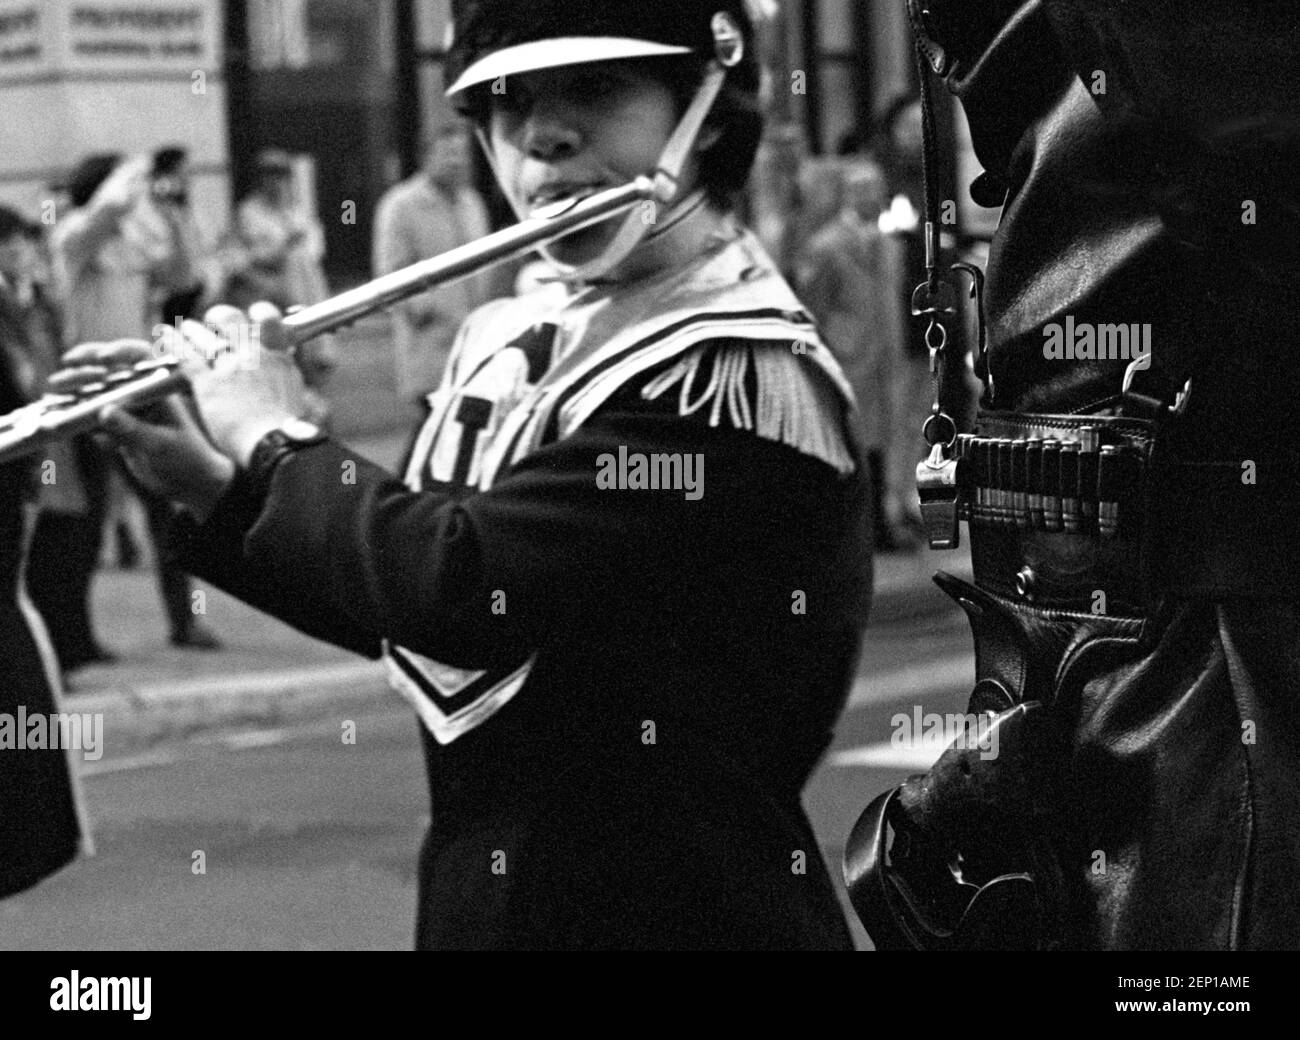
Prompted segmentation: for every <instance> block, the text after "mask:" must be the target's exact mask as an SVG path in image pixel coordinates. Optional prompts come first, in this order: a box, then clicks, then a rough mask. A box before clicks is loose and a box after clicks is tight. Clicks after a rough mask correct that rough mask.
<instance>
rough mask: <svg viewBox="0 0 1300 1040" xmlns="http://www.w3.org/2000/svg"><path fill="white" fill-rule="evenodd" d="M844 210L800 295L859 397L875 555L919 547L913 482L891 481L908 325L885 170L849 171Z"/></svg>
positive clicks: (815, 248) (815, 244) (808, 267)
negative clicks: (909, 513)
mask: <svg viewBox="0 0 1300 1040" xmlns="http://www.w3.org/2000/svg"><path fill="white" fill-rule="evenodd" d="M842 183H843V190H842V205H841V207H840V211H839V213H838V215H837V216H836V218H835V219H834V220H833V221H831V222H830V223H829V224H827V225H826V226H825V227H824V228H822V230H821V231H819V232H817V233H816V234H815V235H814V236H813V237H812V239H811V240H810V241H809V243H808V244H807V246H806V247H805V248H804V250H803V251H802V253H801V256H800V261H799V265H798V290H799V293H800V295H801V296H802V298H803V300H804V302H805V303H807V304H808V307H809V309H810V310H811V311H812V314H813V317H814V318H816V319H817V321H818V323H819V324H820V326H821V328H822V330H823V332H824V334H825V338H826V344H827V346H828V347H830V349H831V352H832V353H833V354H834V355H835V359H836V360H837V361H838V362H839V363H840V367H841V368H843V370H844V374H845V376H846V377H847V378H848V380H849V384H850V385H851V386H852V387H853V393H854V396H855V397H856V398H857V404H858V407H857V421H858V433H859V436H860V438H861V441H862V445H863V448H864V449H865V452H866V458H867V462H868V465H869V467H870V472H871V486H872V496H873V497H872V506H873V510H872V516H873V522H874V526H875V546H876V549H877V550H885V551H888V550H892V549H897V548H907V547H911V546H913V545H914V541H913V540H912V539H911V538H910V537H909V536H908V533H907V532H906V531H905V530H903V529H902V527H901V524H900V520H901V519H902V517H903V516H904V515H905V511H906V507H905V505H904V503H903V499H905V498H906V497H907V496H911V495H914V494H915V490H914V485H913V484H912V482H910V481H909V482H908V483H906V484H899V483H898V482H896V481H892V480H891V479H890V477H891V474H890V473H889V472H888V469H887V466H886V460H887V458H888V453H889V450H890V445H891V443H892V442H893V440H895V439H896V438H895V437H894V429H895V427H896V426H897V424H898V422H899V421H900V420H901V418H904V417H902V416H900V414H899V410H898V407H897V403H896V402H895V400H894V397H895V394H894V388H895V376H896V372H897V369H898V368H899V364H898V359H899V354H900V351H901V339H902V326H901V321H900V317H901V315H900V314H899V312H898V308H897V306H896V297H897V289H898V285H897V283H898V274H897V270H896V268H895V267H894V265H892V264H891V263H890V253H889V251H888V249H887V242H886V239H885V236H884V235H883V234H882V232H881V230H880V214H881V213H882V212H883V210H884V208H885V206H886V204H887V201H888V193H887V190H886V184H885V176H884V171H883V170H882V169H881V168H880V166H879V165H878V164H877V163H875V162H872V161H871V160H867V159H860V160H855V161H853V162H852V163H849V164H846V165H845V166H844V175H843V182H842Z"/></svg>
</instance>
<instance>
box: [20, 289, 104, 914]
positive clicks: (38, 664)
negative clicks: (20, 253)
mask: <svg viewBox="0 0 1300 1040" xmlns="http://www.w3.org/2000/svg"><path fill="white" fill-rule="evenodd" d="M10 290H11V287H10V286H8V285H6V284H5V282H4V279H3V277H0V414H7V413H8V412H10V411H12V410H13V409H15V408H18V407H19V406H21V405H24V404H27V403H29V400H30V396H31V390H32V388H31V387H30V386H25V385H23V382H24V381H23V380H22V379H21V378H20V376H19V374H18V364H17V363H16V362H19V361H20V360H21V361H26V360H27V359H26V358H23V357H22V355H23V352H24V350H25V348H26V346H27V343H26V339H27V336H26V333H25V331H24V326H25V324H26V316H25V315H24V313H23V310H24V309H23V307H22V305H21V304H19V303H18V302H17V300H16V298H15V296H14V295H13V294H12V293H11V291H10ZM31 470H32V467H31V466H30V465H29V464H28V463H26V462H10V463H6V464H4V465H2V466H0V647H3V653H0V719H2V721H0V896H7V895H11V894H13V893H15V892H20V891H22V890H23V889H25V888H29V887H30V886H32V885H34V884H36V883H37V882H38V881H40V880H41V879H42V878H44V877H46V876H48V875H49V874H52V873H53V872H54V871H56V870H58V869H59V868H60V867H62V866H64V865H65V864H67V863H69V862H70V861H71V860H72V859H73V858H74V857H75V856H76V854H77V850H78V847H79V845H80V842H81V841H82V840H83V834H84V835H85V838H84V840H85V841H86V849H87V851H89V848H90V844H89V831H88V830H86V831H83V828H82V824H81V821H80V819H79V806H78V803H77V792H76V789H75V786H74V783H75V781H74V776H73V772H72V765H71V762H70V759H69V752H68V750H67V749H66V748H64V749H61V750H60V749H49V748H46V749H44V750H42V749H39V748H27V746H26V739H27V736H28V734H27V733H25V732H20V727H23V726H24V724H25V722H24V720H25V719H32V718H35V717H36V716H38V715H39V716H46V717H48V716H49V715H50V714H51V713H56V712H58V711H59V710H60V709H59V705H58V700H57V690H58V688H59V671H58V664H57V662H56V661H55V658H54V650H53V648H52V647H51V646H50V642H49V638H48V636H47V635H46V632H45V625H44V624H43V622H42V621H41V617H40V615H39V614H38V613H37V612H36V608H35V607H34V606H33V605H32V603H31V600H30V599H29V598H28V595H27V590H26V586H25V583H24V579H23V566H24V562H25V558H26V553H27V545H28V541H29V535H30V526H31V525H30V524H29V523H28V522H27V520H28V517H27V516H26V515H25V512H26V500H27V499H28V498H29V497H31V496H30V495H29V492H30V491H31V488H32V484H33V481H32V472H31Z"/></svg>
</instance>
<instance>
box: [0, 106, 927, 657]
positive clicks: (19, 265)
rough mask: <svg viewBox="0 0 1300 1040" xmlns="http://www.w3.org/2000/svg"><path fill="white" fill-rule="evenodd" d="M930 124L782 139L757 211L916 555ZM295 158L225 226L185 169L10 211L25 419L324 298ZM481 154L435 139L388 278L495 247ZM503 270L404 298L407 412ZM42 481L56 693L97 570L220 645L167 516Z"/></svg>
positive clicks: (381, 261) (911, 118) (12, 304)
mask: <svg viewBox="0 0 1300 1040" xmlns="http://www.w3.org/2000/svg"><path fill="white" fill-rule="evenodd" d="M920 150H921V149H920V117H919V111H918V110H917V106H916V105H915V104H914V103H910V102H906V101H900V102H899V103H898V104H896V105H894V106H892V107H891V108H890V110H889V111H888V112H886V114H885V117H884V118H883V119H882V121H881V122H880V124H879V129H878V131H877V132H876V133H875V134H874V135H872V137H871V138H870V139H867V140H857V139H854V138H848V139H846V140H845V141H844V142H843V143H842V145H841V148H840V149H839V151H840V153H841V154H840V155H838V156H835V157H818V156H813V155H811V154H810V153H809V149H808V148H807V145H806V142H805V140H804V137H803V134H802V131H801V130H799V129H798V128H797V127H793V126H779V125H778V126H775V127H773V128H772V129H771V130H770V131H769V133H768V135H767V139H766V142H765V144H764V146H763V148H762V151H761V153H760V158H759V162H758V164H757V167H756V172H755V180H754V183H753V184H752V190H751V192H750V196H749V199H748V203H747V217H748V220H749V223H750V225H751V226H752V227H753V229H754V231H755V232H756V233H757V235H758V236H759V238H760V240H761V241H762V242H763V244H764V245H765V247H766V248H767V249H768V251H769V252H770V253H771V254H772V256H773V257H774V259H776V261H777V263H778V265H779V266H780V267H781V269H782V270H783V272H784V273H785V275H786V277H787V278H788V280H789V281H790V282H791V284H792V285H793V286H794V288H795V290H796V292H797V293H798V294H799V295H800V296H801V298H802V299H803V300H804V301H805V303H806V304H807V305H808V307H809V309H810V310H811V311H812V313H813V315H814V317H815V318H816V319H817V321H818V323H819V325H820V327H821V329H822V331H823V335H824V337H825V339H826V341H827V344H828V346H829V347H830V349H831V350H832V351H833V352H834V354H835V355H836V357H837V359H838V360H839V362H840V364H841V366H842V367H843V369H844V372H845V374H846V376H847V377H848V379H849V381H850V383H851V384H852V387H853V390H854V393H855V395H856V397H857V399H858V401H859V404H860V408H859V410H858V413H857V415H858V422H859V431H858V432H859V435H860V438H861V442H862V445H863V447H864V449H865V456H866V459H867V462H868V465H869V466H870V468H871V473H872V477H873V480H872V483H873V486H874V489H875V496H876V502H875V510H874V515H875V518H876V521H875V522H876V531H875V536H876V546H877V548H878V550H881V551H894V550H900V549H912V548H915V547H917V546H918V545H919V544H920V535H921V525H920V517H919V513H918V508H917V505H916V495H915V492H914V474H915V467H916V463H917V461H918V459H919V458H920V456H921V454H922V450H923V443H922V440H921V437H920V424H921V422H922V420H923V419H924V418H925V416H926V415H927V414H928V410H929V406H930V401H931V386H930V378H929V372H928V353H927V351H926V348H925V345H924V342H923V340H922V338H921V334H920V333H921V330H920V329H918V328H916V327H915V324H914V322H913V321H912V319H911V317H910V313H909V310H908V302H909V297H910V291H911V288H912V286H913V285H914V284H915V282H916V281H917V280H918V279H919V277H920V272H921V269H922V257H921V252H922V245H921V236H920V227H919V223H920V220H919V214H918V207H919V206H920V198H921V183H920ZM298 172H299V171H296V169H295V160H294V158H293V157H291V156H290V155H288V154H287V153H285V152H281V151H276V150H268V151H265V152H263V153H261V154H260V155H259V156H258V157H257V161H256V164H255V176H254V182H253V188H252V190H251V192H250V193H249V194H248V195H247V196H246V197H245V198H243V199H241V200H240V201H239V202H238V204H237V205H236V207H235V209H234V214H233V219H232V222H231V226H230V227H229V228H226V229H224V230H221V231H219V232H216V233H213V232H212V231H211V230H208V229H204V228H201V227H200V226H199V221H198V220H197V219H196V215H195V213H194V210H193V207H192V205H191V199H190V169H189V161H188V157H187V155H186V152H185V151H184V150H183V149H181V148H177V147H168V148H162V149H160V150H159V151H157V152H155V153H154V154H153V155H150V156H131V157H127V156H121V155H107V154H106V155H92V156H88V157H87V158H85V159H84V160H83V161H81V162H80V163H78V164H77V166H76V167H75V168H74V169H73V170H71V171H70V172H69V174H68V175H67V177H66V178H64V179H63V180H62V181H60V182H59V183H58V184H56V185H52V186H51V193H52V200H53V205H52V212H46V213H45V214H44V218H43V219H42V221H41V222H39V223H35V222H30V221H28V220H26V219H25V218H23V217H22V216H21V215H20V214H18V213H16V212H15V211H13V210H11V209H8V208H5V207H0V362H5V363H6V364H5V365H0V368H4V367H6V366H7V368H8V372H7V374H6V378H7V379H9V381H10V382H11V383H12V384H13V388H14V391H15V393H16V394H17V395H18V399H20V400H22V399H26V400H30V399H33V398H34V397H37V396H39V395H40V392H41V390H40V388H41V387H42V385H43V383H44V380H45V378H46V377H47V376H48V374H49V373H51V372H52V371H54V370H55V368H56V367H57V365H58V358H59V356H60V354H61V353H62V352H63V351H64V350H65V349H67V347H68V346H70V345H73V344H76V343H84V342H94V341H110V340H114V339H119V338H145V339H150V338H153V337H154V333H155V332H156V331H157V326H158V325H159V324H168V325H170V324H173V323H176V322H178V321H183V320H186V319H190V318H197V317H200V316H201V315H202V314H203V313H204V312H205V311H206V310H207V308H208V307H210V306H212V305H214V304H217V303H228V304H231V305H234V306H236V307H239V308H241V309H243V308H247V306H248V305H249V304H251V303H253V302H254V301H257V300H268V301H270V302H272V303H274V304H276V305H277V306H279V307H280V308H281V309H288V308H290V307H292V306H295V305H304V304H310V303H314V302H317V301H319V300H322V299H325V298H326V297H327V296H328V295H329V293H330V289H329V286H328V285H327V283H326V278H325V274H324V270H323V266H322V260H323V254H324V235H323V233H322V228H321V226H320V224H319V222H318V221H317V220H316V218H315V216H314V208H313V205H312V200H310V199H305V198H303V197H302V196H303V195H304V194H305V193H304V192H302V191H301V189H300V184H301V178H299V177H298V176H297V173H298ZM473 174H474V159H473V141H472V138H471V136H470V135H469V133H468V132H467V130H466V129H465V127H463V126H461V125H459V124H451V125H448V126H446V127H444V128H442V129H439V130H438V131H437V132H435V133H434V134H433V135H432V136H431V137H430V138H429V139H428V140H426V142H425V144H424V149H423V157H422V164H421V168H420V169H419V170H418V171H417V172H416V173H415V174H414V175H412V176H411V177H409V178H408V179H406V180H404V181H402V182H401V183H400V184H397V185H396V186H394V187H393V188H391V189H390V190H389V191H388V192H387V193H386V194H385V196H384V197H383V198H382V199H381V201H380V203H379V205H378V207H377V210H376V213H375V215H374V238H373V243H372V246H373V253H372V256H373V268H374V270H373V273H374V274H375V275H382V274H386V273H389V272H391V271H394V270H397V269H399V268H401V267H404V266H406V265H408V264H411V263H414V262H415V261H417V260H421V259H424V258H426V257H430V256H434V255H437V254H439V253H442V252H445V251H447V250H449V249H452V248H455V247H457V246H460V245H463V244H465V243H467V242H471V241H474V240H476V239H479V238H481V237H482V236H483V235H485V234H486V233H487V232H488V231H489V230H490V227H489V218H488V212H487V209H486V206H485V204H484V200H483V199H482V198H481V197H480V195H479V194H478V192H477V191H476V190H475V188H474V187H473ZM535 276H536V272H535V271H534V270H532V269H531V268H528V267H525V268H524V269H522V270H521V269H520V268H518V267H507V268H504V269H494V270H491V271H487V272H484V273H482V274H479V275H477V276H475V277H472V278H468V279H464V280H462V281H461V282H458V283H454V284H452V285H449V286H443V287H441V288H440V289H438V290H436V291H433V292H428V293H424V294H421V295H419V296H416V297H413V298H410V299H407V300H405V301H403V302H401V303H399V304H398V305H397V306H396V307H395V308H393V312H392V313H393V350H394V364H395V371H396V381H397V393H398V395H399V398H400V399H401V401H402V402H403V405H404V406H407V407H409V408H411V409H417V408H418V407H419V406H420V403H421V402H422V401H423V399H424V398H425V397H426V396H427V395H428V394H430V393H431V392H432V391H433V390H435V389H436V387H437V384H438V382H439V380H440V378H441V375H442V370H443V368H444V366H445V363H446V359H447V356H448V354H449V353H450V350H451V346H452V342H453V340H454V338H455V336H456V331H457V329H458V328H459V326H460V324H461V322H462V321H463V319H464V318H465V317H466V316H467V315H468V314H469V313H470V312H471V311H472V310H474V309H475V308H476V307H478V306H479V305H480V304H482V303H484V302H486V301H487V300H489V299H492V298H494V297H496V296H500V295H505V294H507V293H510V292H515V291H520V290H521V288H522V287H526V286H530V285H534V284H535ZM334 356H335V348H334V346H333V344H332V341H331V339H330V337H322V338H321V339H319V340H317V341H314V342H313V343H312V344H309V345H307V346H306V347H305V349H303V350H301V351H300V352H299V364H300V365H301V366H302V369H303V374H304V376H305V379H306V382H307V384H308V386H309V387H310V388H312V391H313V398H312V400H313V409H314V413H315V414H313V415H311V416H309V418H311V419H312V420H313V421H315V422H317V423H318V424H327V423H328V419H329V416H328V406H327V404H326V400H325V397H324V396H323V394H322V393H321V388H322V387H323V386H324V384H325V381H326V379H327V377H328V375H329V372H330V370H331V369H332V368H333V366H334ZM47 454H48V458H47V459H45V460H44V468H43V469H42V471H41V473H40V474H39V475H38V479H37V491H36V513H37V515H36V520H35V523H34V525H33V533H32V540H31V546H30V553H29V559H28V563H27V586H28V589H29V593H30V596H31V599H32V600H33V602H34V604H35V606H36V607H37V609H38V610H39V611H40V613H41V614H42V615H43V617H44V620H45V622H46V626H47V628H48V629H49V631H50V634H51V637H52V642H53V645H54V648H55V651H56V653H57V656H58V659H59V663H60V665H61V666H62V668H63V670H64V672H65V674H66V673H68V672H71V671H74V670H76V669H77V668H79V667H81V666H83V665H85V664H88V663H91V662H97V661H111V660H113V654H112V651H111V650H110V649H109V648H107V647H105V646H103V645H102V644H101V642H100V641H99V639H98V638H97V636H96V634H95V628H94V623H93V618H92V616H91V608H90V604H91V597H90V588H91V582H92V581H93V577H94V574H95V572H96V569H97V567H99V566H101V565H104V564H109V565H112V564H116V565H118V566H122V567H131V566H137V565H139V564H140V562H141V561H142V560H143V558H144V557H145V556H146V555H147V554H148V555H152V558H153V559H154V561H155V562H156V566H157V575H158V587H159V593H160V596H161V599H162V603H163V605H164V608H165V613H166V617H167V621H168V625H169V632H168V638H169V639H170V641H171V643H172V644H173V645H175V646H178V647H186V648H194V649H206V648H216V647H218V646H220V640H219V638H218V636H217V635H216V634H215V633H214V632H212V631H211V630H210V629H209V628H208V627H207V626H206V625H205V624H203V622H202V621H201V620H200V616H199V615H197V614H196V613H195V611H194V610H193V609H192V602H191V590H190V582H189V579H188V578H187V576H186V575H185V574H184V573H182V572H180V571H179V570H177V569H176V568H175V567H173V566H172V565H171V564H170V563H169V562H168V552H167V547H166V545H165V544H163V543H164V539H165V537H166V533H165V532H166V528H167V525H166V518H167V512H168V507H167V506H166V504H165V503H163V502H162V501H159V500H157V499H155V498H154V497H153V496H151V495H150V494H148V493H147V492H146V491H145V490H144V489H143V488H142V487H140V486H139V485H138V483H137V482H136V481H135V480H134V478H133V477H132V476H131V474H130V472H129V471H128V470H127V469H126V468H125V467H124V466H123V465H121V463H120V461H119V460H118V458H117V456H116V455H115V454H114V453H112V452H110V451H107V450H106V449H105V448H104V447H103V446H102V445H101V444H100V443H99V442H98V441H97V439H96V438H95V436H94V435H90V434H88V435H83V436H80V437H77V438H74V439H71V440H67V441H63V442H60V443H58V444H56V445H54V447H53V448H52V449H51V450H50V451H49V452H48V453H47Z"/></svg>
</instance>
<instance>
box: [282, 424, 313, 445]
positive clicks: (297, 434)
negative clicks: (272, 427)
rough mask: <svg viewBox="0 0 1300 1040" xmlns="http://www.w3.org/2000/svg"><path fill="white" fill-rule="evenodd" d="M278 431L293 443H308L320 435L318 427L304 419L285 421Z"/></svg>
mask: <svg viewBox="0 0 1300 1040" xmlns="http://www.w3.org/2000/svg"><path fill="white" fill-rule="evenodd" d="M280 431H281V432H282V433H283V434H284V435H285V436H286V437H288V438H289V439H290V440H294V441H309V440H312V439H313V438H315V437H319V436H320V435H321V430H320V427H319V426H317V425H316V424H315V423H309V422H308V421H307V420H306V419H286V420H285V421H284V422H283V423H281V424H280Z"/></svg>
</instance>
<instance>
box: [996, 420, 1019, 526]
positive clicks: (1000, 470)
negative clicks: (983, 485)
mask: <svg viewBox="0 0 1300 1040" xmlns="http://www.w3.org/2000/svg"><path fill="white" fill-rule="evenodd" d="M1011 445H1012V440H1011V438H1010V437H999V438H998V447H997V454H998V466H997V478H996V480H995V481H994V485H993V486H994V488H995V489H996V491H995V494H996V496H997V501H996V506H995V508H996V509H997V522H998V523H1000V524H1003V525H1010V524H1014V523H1015V522H1016V514H1015V512H1014V510H1013V508H1012V499H1011Z"/></svg>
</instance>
